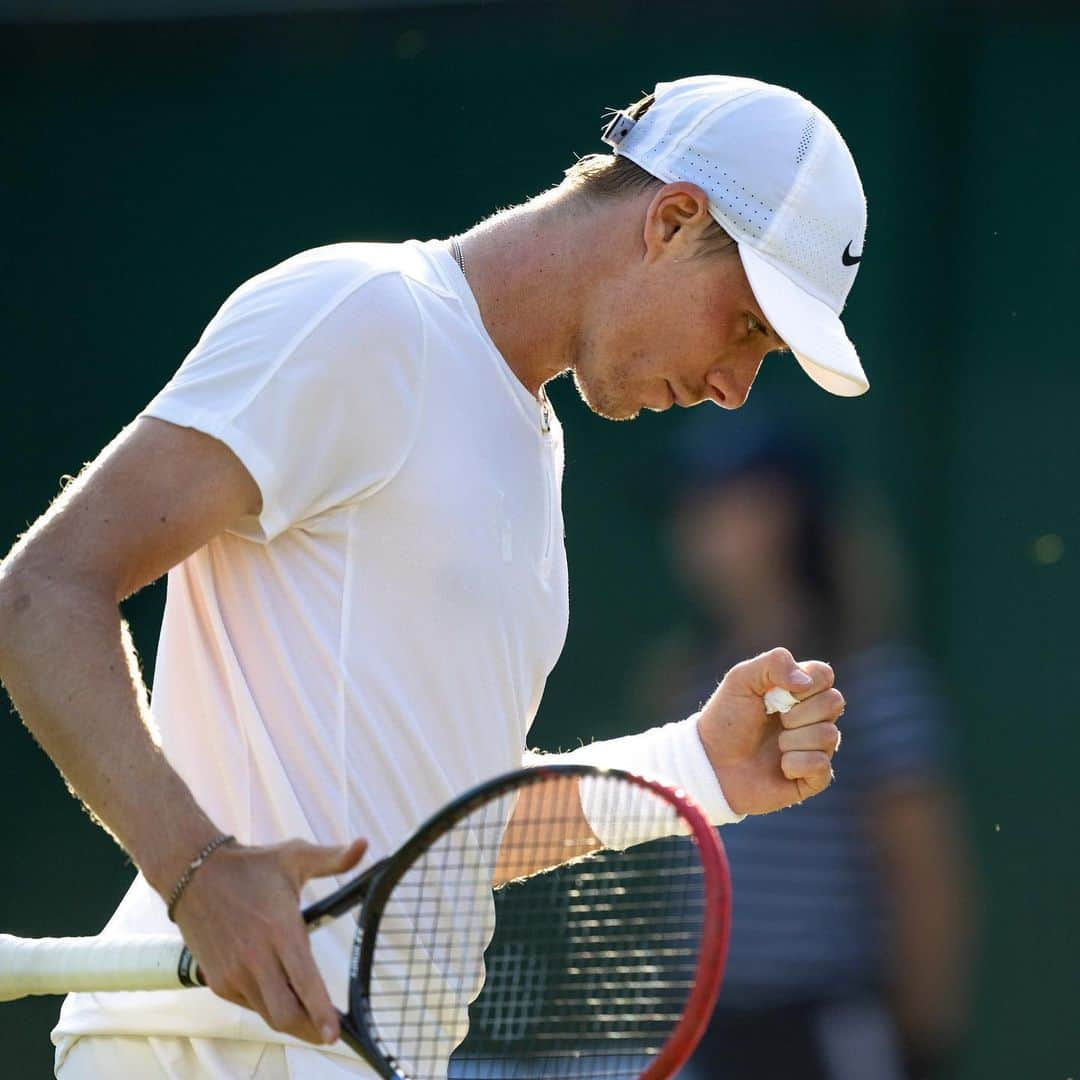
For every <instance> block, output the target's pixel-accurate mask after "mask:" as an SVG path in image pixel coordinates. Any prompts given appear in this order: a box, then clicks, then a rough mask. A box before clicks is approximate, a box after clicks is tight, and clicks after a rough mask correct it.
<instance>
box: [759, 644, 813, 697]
mask: <svg viewBox="0 0 1080 1080" xmlns="http://www.w3.org/2000/svg"><path fill="white" fill-rule="evenodd" d="M749 667H750V671H749V672H748V674H749V676H750V680H749V681H750V686H751V689H752V690H753V691H754V693H756V694H759V695H761V696H764V695H765V693H766V692H767V691H769V690H771V689H773V687H781V688H782V689H784V690H789V691H790V692H791V693H792V694H793V695H794V696H795V697H799V696H804V695H805V694H806V692H807V691H808V690H809V689H810V688H811V687H812V686H813V685H814V679H813V677H812V676H811V675H809V674H807V672H805V671H804V670H803V669H802V667H801V666H800V665H799V664H797V663H796V662H795V657H794V656H792V655H791V653H790V652H788V650H787V649H783V648H777V649H770V650H769V651H768V652H765V653H762V654H761V655H760V656H755V657H754V659H753V660H751V661H750V662H749Z"/></svg>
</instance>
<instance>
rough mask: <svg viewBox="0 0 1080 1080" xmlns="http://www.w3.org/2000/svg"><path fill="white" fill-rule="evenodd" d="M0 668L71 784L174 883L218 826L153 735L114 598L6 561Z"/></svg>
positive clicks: (0, 587) (161, 883)
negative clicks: (16, 567) (19, 569)
mask: <svg viewBox="0 0 1080 1080" xmlns="http://www.w3.org/2000/svg"><path fill="white" fill-rule="evenodd" d="M0 679H2V680H3V683H4V686H5V687H6V689H7V691H8V693H9V695H10V696H11V699H12V701H13V702H14V704H15V707H16V708H17V710H18V711H19V714H20V716H21V717H22V720H23V722H24V723H25V725H26V726H27V728H28V729H29V730H30V731H31V733H32V734H33V735H34V737H35V738H36V739H37V741H38V742H39V743H40V744H41V746H42V747H43V749H44V750H45V752H46V753H47V754H48V755H49V757H50V758H51V759H52V760H53V762H54V763H55V765H56V766H57V768H58V769H59V770H60V772H61V773H62V774H63V776H64V778H65V780H66V781H67V783H68V786H69V787H70V788H71V789H72V791H73V792H74V793H75V794H76V795H77V796H78V797H79V798H80V799H81V800H82V801H83V802H84V803H85V804H86V806H87V807H88V808H89V809H90V811H91V812H92V814H93V815H94V816H95V817H96V818H97V819H98V820H99V821H100V823H101V824H102V825H103V826H104V827H105V828H106V829H107V830H108V831H109V832H110V833H111V834H112V835H113V836H114V837H115V838H116V840H117V841H118V842H119V843H120V845H121V846H122V847H123V848H124V849H125V850H126V851H127V852H128V854H130V855H131V857H132V858H133V859H134V861H135V863H136V865H138V867H139V869H140V870H141V871H142V872H143V874H144V875H145V876H146V877H147V879H148V880H149V881H150V883H151V885H153V887H154V888H155V889H157V890H158V892H167V891H168V890H169V889H171V888H172V885H173V883H174V882H175V880H176V879H177V878H178V877H179V875H180V873H181V872H182V870H183V868H184V867H185V866H186V865H187V862H188V860H189V859H190V858H191V857H192V854H193V853H194V852H196V851H198V850H199V849H200V848H201V847H202V846H203V845H204V844H205V843H206V842H207V840H208V839H209V838H210V837H212V836H213V835H215V834H216V833H217V831H218V830H217V829H216V828H215V826H214V824H213V823H212V822H211V821H210V820H209V819H208V818H207V817H206V815H205V814H204V813H203V812H202V810H201V809H200V808H199V806H198V805H197V803H196V802H195V799H194V797H193V796H192V794H191V792H190V791H189V789H188V787H187V785H186V784H185V783H184V781H183V780H182V779H181V778H180V777H179V776H178V775H177V773H176V772H175V770H173V769H172V767H171V766H170V765H169V763H168V761H167V760H166V759H165V756H164V754H162V752H161V749H160V747H159V746H158V745H157V744H156V742H155V739H154V737H153V735H152V733H151V720H150V714H149V708H148V705H147V701H146V692H145V688H144V686H143V683H142V678H141V675H140V674H139V671H138V663H137V660H136V658H135V652H134V649H133V647H132V646H131V643H130V640H128V637H127V633H126V627H125V626H124V624H123V622H122V620H121V617H120V612H119V608H118V606H117V604H116V603H115V602H114V600H113V599H112V598H111V597H109V596H107V595H103V594H102V593H100V592H97V591H95V590H94V588H93V587H91V586H88V585H83V584H78V583H74V582H70V581H64V580H63V579H61V578H58V577H52V576H49V577H47V576H46V575H44V574H42V573H40V572H38V573H34V572H31V571H23V572H18V573H15V572H12V571H11V569H10V568H7V569H5V568H2V567H0Z"/></svg>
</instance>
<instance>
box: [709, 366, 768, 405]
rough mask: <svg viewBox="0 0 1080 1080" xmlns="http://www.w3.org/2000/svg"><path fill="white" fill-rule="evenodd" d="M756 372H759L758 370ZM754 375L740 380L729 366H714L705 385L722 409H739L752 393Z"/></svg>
mask: <svg viewBox="0 0 1080 1080" xmlns="http://www.w3.org/2000/svg"><path fill="white" fill-rule="evenodd" d="M754 374H757V373H756V372H755V373H754ZM753 381H754V379H753V376H751V377H750V378H749V379H746V380H740V379H739V378H738V377H737V376H736V374H735V372H733V371H731V370H730V369H728V368H719V367H718V368H713V370H712V371H710V372H709V374H708V375H706V376H705V386H706V390H707V392H708V394H709V396H710V397H711V398H712V399H713V401H715V402H716V404H717V405H719V406H720V408H721V409H737V408H739V407H740V406H741V405H742V404H743V403H744V402H745V401H746V399H747V397H749V395H750V384H751V383H752V382H753Z"/></svg>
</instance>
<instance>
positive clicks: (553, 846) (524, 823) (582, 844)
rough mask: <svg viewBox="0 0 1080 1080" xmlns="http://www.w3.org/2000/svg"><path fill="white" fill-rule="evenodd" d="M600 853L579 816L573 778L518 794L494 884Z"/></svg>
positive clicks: (596, 842)
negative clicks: (592, 852) (595, 852)
mask: <svg viewBox="0 0 1080 1080" xmlns="http://www.w3.org/2000/svg"><path fill="white" fill-rule="evenodd" d="M600 847H601V844H600V841H599V840H597V838H596V836H595V835H594V834H593V831H592V829H591V828H590V827H589V823H588V821H587V820H586V819H585V815H584V813H583V812H582V809H581V798H580V795H579V791H578V778H577V777H576V776H568V777H566V778H565V779H562V780H558V781H555V782H549V783H546V784H536V785H534V786H532V787H526V788H523V789H522V790H521V792H520V793H519V795H518V799H517V802H516V803H515V805H514V812H513V813H512V814H511V816H510V823H509V824H508V825H507V827H506V831H505V832H504V833H503V837H502V843H501V844H500V846H499V856H498V859H497V861H496V864H495V875H494V884H495V885H501V884H503V883H504V882H507V881H513V880H514V879H515V878H521V877H528V876H529V875H530V874H538V873H539V872H540V871H541V870H549V869H551V868H552V867H554V866H560V865H561V864H562V863H565V862H569V861H570V860H572V859H577V858H580V857H581V856H582V855H588V854H589V852H591V851H596V850H597V849H598V848H600Z"/></svg>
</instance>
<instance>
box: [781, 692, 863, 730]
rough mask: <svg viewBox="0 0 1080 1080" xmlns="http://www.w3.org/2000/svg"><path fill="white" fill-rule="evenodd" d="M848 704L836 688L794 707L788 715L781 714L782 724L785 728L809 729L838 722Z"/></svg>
mask: <svg viewBox="0 0 1080 1080" xmlns="http://www.w3.org/2000/svg"><path fill="white" fill-rule="evenodd" d="M846 707H847V702H845V701H844V695H843V694H841V693H840V691H839V690H837V689H836V688H835V687H832V688H830V689H828V690H822V691H821V693H819V694H815V695H814V696H813V697H809V698H807V699H806V700H805V701H800V702H799V704H798V705H793V706H792V707H791V708H790V709H789V710H788V711H787V712H786V713H781V714H780V723H781V724H783V726H784V727H785V728H788V729H791V728H800V727H809V726H810V725H811V724H820V723H823V722H825V721H836V720H839V719H840V717H841V716H843V715H844V709H845V708H846Z"/></svg>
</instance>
